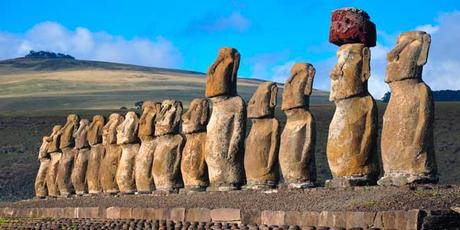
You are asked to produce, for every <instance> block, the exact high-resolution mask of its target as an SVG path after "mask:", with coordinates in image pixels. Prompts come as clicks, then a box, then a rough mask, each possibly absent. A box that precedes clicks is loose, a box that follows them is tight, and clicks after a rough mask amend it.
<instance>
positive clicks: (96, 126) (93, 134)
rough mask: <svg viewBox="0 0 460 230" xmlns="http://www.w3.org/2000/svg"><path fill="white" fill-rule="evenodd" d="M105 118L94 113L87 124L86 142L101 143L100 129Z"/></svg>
mask: <svg viewBox="0 0 460 230" xmlns="http://www.w3.org/2000/svg"><path fill="white" fill-rule="evenodd" d="M104 123H105V119H104V117H103V116H101V115H95V116H94V117H93V120H92V121H91V124H90V125H89V126H88V142H89V144H90V145H96V144H100V143H102V129H103V128H104Z"/></svg>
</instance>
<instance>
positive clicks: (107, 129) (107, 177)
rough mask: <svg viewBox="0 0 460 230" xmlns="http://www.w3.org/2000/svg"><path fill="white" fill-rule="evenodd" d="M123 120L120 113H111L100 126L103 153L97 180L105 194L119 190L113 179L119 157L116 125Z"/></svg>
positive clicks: (119, 150) (119, 149)
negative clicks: (102, 125)
mask: <svg viewBox="0 0 460 230" xmlns="http://www.w3.org/2000/svg"><path fill="white" fill-rule="evenodd" d="M123 120H124V117H123V116H121V115H120V114H118V113H112V114H110V116H109V120H108V121H107V123H106V124H105V125H104V127H103V128H102V144H103V146H104V155H103V156H102V160H101V165H100V168H99V180H100V183H101V187H102V191H103V192H104V193H106V194H116V193H118V192H119V191H120V190H119V189H118V185H117V182H116V179H115V176H116V173H117V168H118V163H119V161H120V157H121V147H120V146H119V145H118V144H117V127H118V126H119V125H120V124H121V123H122V122H123Z"/></svg>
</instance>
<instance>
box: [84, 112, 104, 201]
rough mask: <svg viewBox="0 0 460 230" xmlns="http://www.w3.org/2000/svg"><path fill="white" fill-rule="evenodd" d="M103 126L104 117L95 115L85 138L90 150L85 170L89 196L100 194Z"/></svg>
mask: <svg viewBox="0 0 460 230" xmlns="http://www.w3.org/2000/svg"><path fill="white" fill-rule="evenodd" d="M104 124H105V119H104V117H103V116H101V115H95V116H94V117H93V120H92V121H91V124H90V125H89V127H88V134H87V136H88V143H89V145H90V146H91V148H90V156H89V160H88V169H87V170H86V181H87V184H88V192H89V193H90V194H98V193H101V192H102V187H101V183H100V182H99V167H100V165H101V161H102V156H103V155H104V146H103V145H102V129H103V128H104Z"/></svg>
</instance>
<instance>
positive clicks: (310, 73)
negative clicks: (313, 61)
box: [304, 65, 316, 96]
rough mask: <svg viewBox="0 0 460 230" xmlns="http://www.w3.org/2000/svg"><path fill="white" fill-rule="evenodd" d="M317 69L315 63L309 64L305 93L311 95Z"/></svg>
mask: <svg viewBox="0 0 460 230" xmlns="http://www.w3.org/2000/svg"><path fill="white" fill-rule="evenodd" d="M315 74H316V69H315V67H313V65H309V66H308V73H307V84H306V85H305V89H304V95H306V96H310V95H311V93H312V89H313V79H314V78H315Z"/></svg>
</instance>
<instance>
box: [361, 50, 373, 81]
mask: <svg viewBox="0 0 460 230" xmlns="http://www.w3.org/2000/svg"><path fill="white" fill-rule="evenodd" d="M361 55H362V61H363V63H362V67H361V80H362V81H363V82H364V81H367V80H368V79H369V77H370V76H371V66H370V60H371V52H370V50H369V47H364V48H363V50H362V53H361Z"/></svg>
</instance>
